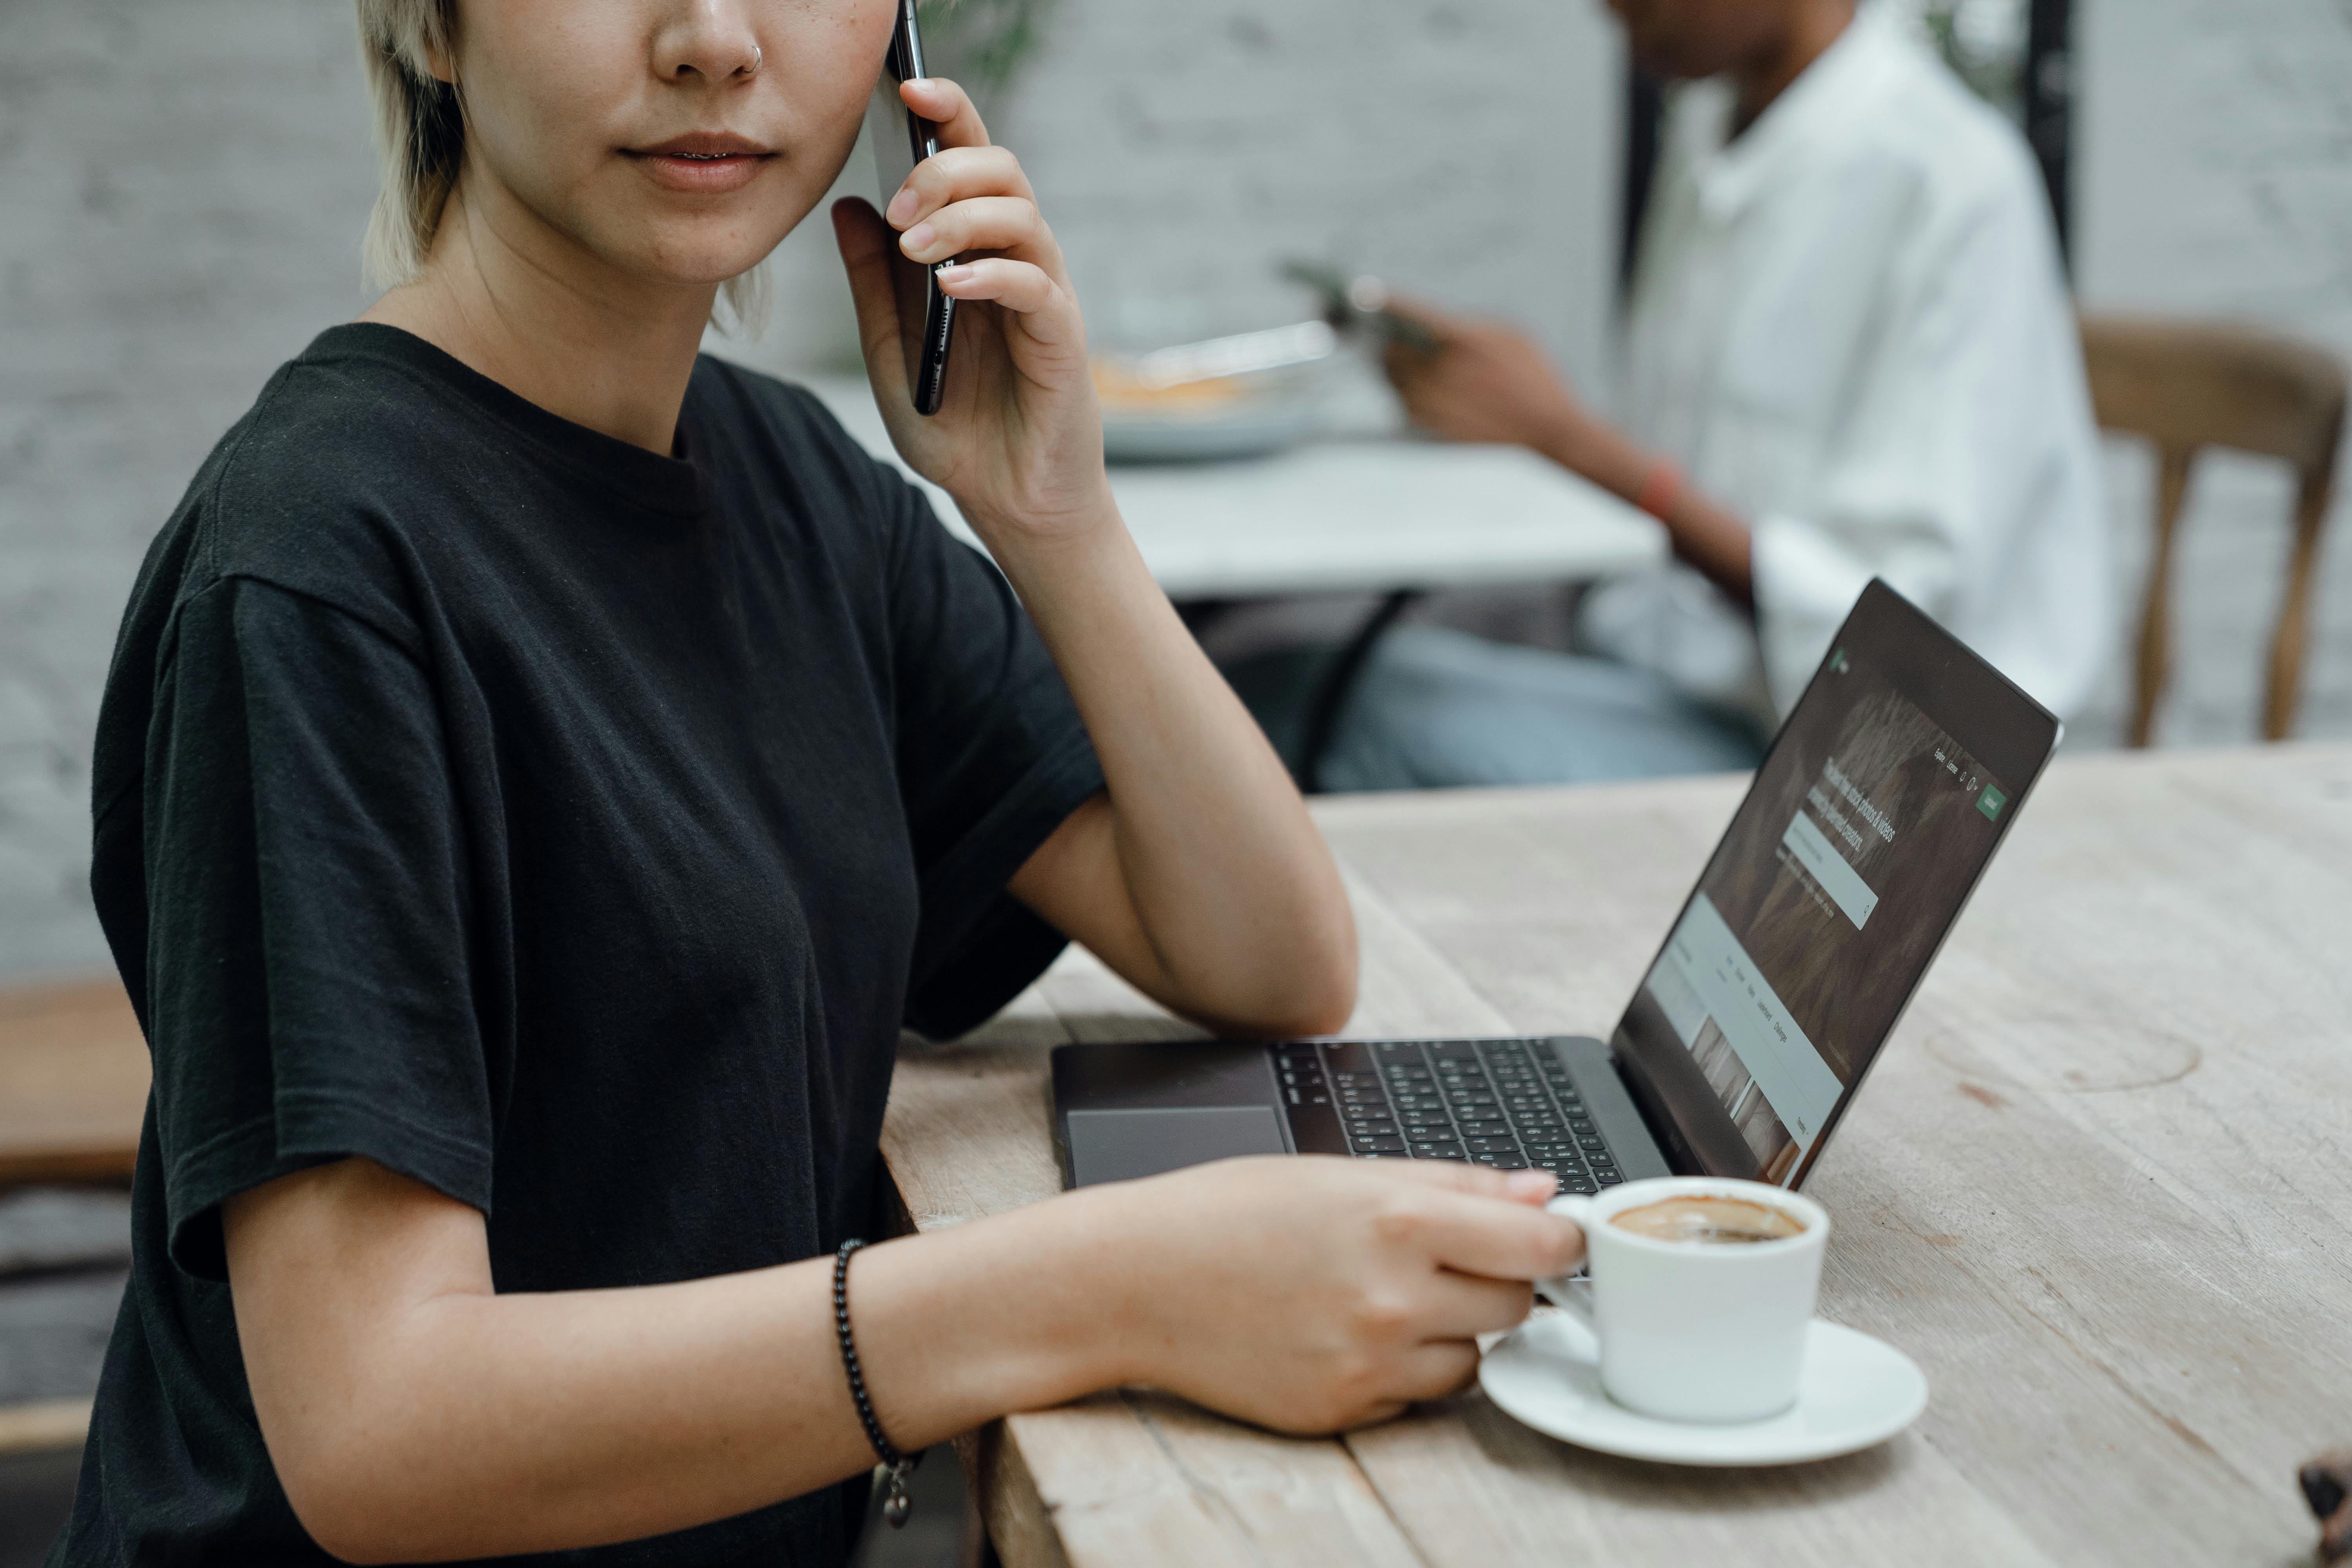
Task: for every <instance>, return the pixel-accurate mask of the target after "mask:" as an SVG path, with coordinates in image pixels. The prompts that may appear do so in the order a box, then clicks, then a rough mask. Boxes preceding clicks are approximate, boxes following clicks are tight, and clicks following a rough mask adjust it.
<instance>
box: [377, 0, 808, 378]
mask: <svg viewBox="0 0 2352 1568" xmlns="http://www.w3.org/2000/svg"><path fill="white" fill-rule="evenodd" d="M356 3H357V5H358V7H359V23H360V59H361V63H362V65H363V66H364V67H365V68H366V71H367V86H368V97H369V99H370V100H372V101H373V106H374V110H375V147H376V163H377V165H378V168H379V171H380V174H381V179H382V184H381V185H380V188H379V189H378V190H377V192H376V198H375V211H374V212H373V214H371V215H370V216H369V218H368V226H367V238H366V240H365V241H364V242H363V243H362V247H361V251H360V268H361V272H362V276H363V277H364V278H365V279H366V281H367V283H368V286H369V287H371V288H375V289H396V288H398V287H400V286H401V285H402V284H404V283H409V282H413V281H415V278H416V275H417V274H418V273H419V272H422V271H423V270H424V269H425V257H426V256H427V255H428V254H429V253H430V252H431V250H432V248H433V237H434V235H435V234H436V233H437V232H438V231H439V229H440V227H441V214H442V210H443V209H444V208H445V207H446V206H447V205H448V204H449V193H450V192H451V191H452V190H453V189H455V188H456V187H457V171H458V169H459V168H460V167H461V166H463V164H464V163H465V161H466V109H465V103H464V100H462V99H461V98H460V97H459V96H458V92H457V84H456V83H454V82H446V81H443V80H441V79H438V78H437V77H436V76H435V75H434V74H433V58H434V57H435V56H436V55H438V56H439V57H441V58H443V59H445V60H446V59H447V58H450V55H451V53H452V47H453V45H454V44H455V43H456V41H457V0H356ZM767 281H768V280H767V271H766V268H762V267H759V266H756V265H755V266H753V267H752V268H751V269H750V270H748V271H745V272H741V273H739V274H737V275H736V276H735V277H732V278H730V279H728V280H727V281H726V283H725V284H724V285H723V286H722V287H721V289H720V290H719V292H720V295H721V297H722V299H723V300H724V301H725V303H726V308H727V314H728V315H729V316H730V318H732V326H733V328H734V330H736V331H740V332H742V333H743V334H745V335H747V336H751V337H757V336H759V335H760V333H761V330H762V328H763V327H764V325H765V323H766V320H767V313H768V311H767V307H768V289H767ZM717 314H718V313H717V311H715V310H714V311H713V319H714V320H716V319H717ZM721 324H722V325H725V324H728V323H724V322H722V323H721Z"/></svg>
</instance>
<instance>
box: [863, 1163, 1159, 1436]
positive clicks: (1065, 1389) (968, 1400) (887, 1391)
mask: <svg viewBox="0 0 2352 1568" xmlns="http://www.w3.org/2000/svg"><path fill="white" fill-rule="evenodd" d="M1115 1207H1116V1205H1115V1204H1107V1203H1105V1202H1104V1201H1103V1198H1102V1195H1101V1194H1083V1195H1080V1194H1071V1195H1068V1196H1065V1197H1061V1198H1055V1199H1053V1200H1050V1201H1048V1202H1046V1203H1043V1204H1037V1205H1032V1206H1030V1207H1028V1208H1024V1209H1019V1210H1015V1211H1014V1212H1013V1213H1011V1214H1006V1215H997V1216H994V1217H992V1218H990V1219H986V1220H982V1221H979V1222H976V1223H974V1224H971V1225H969V1226H957V1227H955V1228H954V1229H951V1230H946V1231H935V1232H932V1233H930V1234H929V1235H928V1236H924V1237H916V1238H910V1241H911V1243H912V1244H911V1245H905V1244H898V1243H894V1244H891V1245H888V1246H883V1247H869V1248H867V1249H866V1250H865V1251H863V1252H860V1253H859V1254H858V1255H857V1258H856V1263H855V1264H854V1266H853V1268H852V1269H851V1279H850V1288H849V1310H850V1316H851V1320H852V1323H853V1327H854V1330H855V1331H856V1336H857V1346H858V1357H859V1360H860V1362H861V1363H862V1365H863V1369H864V1373H865V1379H866V1385H867V1388H868V1391H869V1394H870V1395H871V1398H872V1401H873V1406H874V1410H875V1413H876V1415H877V1417H878V1418H879V1420H880V1422H881V1424H882V1426H883V1428H884V1430H885V1431H887V1433H888V1434H889V1436H890V1440H891V1442H892V1444H893V1445H894V1446H896V1447H898V1448H900V1449H901V1450H904V1451H906V1452H910V1453H911V1452H913V1451H915V1450H916V1449H917V1448H919V1447H925V1446H928V1445H929V1444H930V1443H932V1442H936V1441H939V1440H941V1439H943V1438H945V1437H948V1436H953V1435H954V1434H956V1433H958V1432H962V1431H968V1430H970V1429H971V1427H973V1426H979V1425H981V1424H982V1423H983V1422H986V1421H990V1420H993V1419H995V1418H996V1417H998V1416H1000V1415H1008V1414H1011V1413H1013V1412H1014V1411H1021V1410H1041V1409H1047V1408H1050V1407H1052V1406H1054V1405H1064V1404H1067V1403H1068V1402H1069V1401H1071V1400H1073V1399H1076V1398H1080V1397H1082V1396H1084V1395H1086V1394H1091V1393H1093V1392H1095V1391H1096V1390H1097V1389H1100V1388H1107V1387H1109V1386H1111V1385H1113V1384H1118V1383H1119V1382H1121V1381H1124V1380H1126V1379H1127V1378H1128V1377H1129V1376H1130V1375H1131V1372H1130V1352H1131V1348H1132V1347H1131V1346H1129V1345H1128V1344H1126V1343H1125V1340H1126V1337H1127V1336H1126V1332H1125V1329H1126V1327H1127V1326H1128V1325H1131V1324H1132V1322H1133V1321H1134V1317H1135V1314H1134V1311H1133V1309H1132V1307H1131V1305H1130V1302H1131V1301H1132V1300H1133V1291H1132V1289H1130V1287H1131V1285H1132V1283H1133V1281H1132V1278H1131V1273H1130V1269H1131V1265H1132V1261H1133V1258H1132V1249H1131V1248H1130V1247H1123V1246H1121V1245H1120V1242H1119V1237H1120V1234H1121V1231H1120V1228H1119V1227H1117V1226H1115V1225H1114V1224H1113V1222H1112V1215H1110V1214H1108V1213H1107V1212H1105V1211H1106V1210H1108V1209H1111V1208H1115ZM917 1390H919V1391H920V1393H919V1394H916V1393H915V1391H917ZM848 1397H849V1396H848V1394H847V1391H846V1388H845V1390H844V1394H843V1398H844V1400H845V1402H846V1401H847V1400H848Z"/></svg>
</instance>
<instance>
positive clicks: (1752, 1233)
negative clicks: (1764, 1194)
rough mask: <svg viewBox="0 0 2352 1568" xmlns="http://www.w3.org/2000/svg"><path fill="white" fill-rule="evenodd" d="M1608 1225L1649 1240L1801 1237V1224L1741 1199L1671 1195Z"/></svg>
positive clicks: (1739, 1241) (1728, 1241) (1742, 1240)
mask: <svg viewBox="0 0 2352 1568" xmlns="http://www.w3.org/2000/svg"><path fill="white" fill-rule="evenodd" d="M1609 1223H1610V1224H1611V1225H1613V1226H1616V1227H1617V1228H1618V1229H1620V1230H1624V1231H1631V1232H1632V1233H1633V1234H1634V1235H1635V1236H1645V1237H1649V1238H1650V1239H1651V1240H1653V1241H1693V1242H1699V1243H1703V1244H1710V1245H1714V1244H1729V1245H1734V1246H1738V1245H1742V1244H1749V1243H1754V1242H1759V1241H1786V1240H1788V1239H1789V1238H1790V1237H1792V1236H1802V1235H1803V1234H1804V1232H1805V1226H1804V1222H1803V1221H1801V1220H1799V1219H1797V1218H1796V1217H1795V1216H1794V1215H1790V1214H1787V1213H1784V1212H1783V1211H1781V1210H1780V1209H1776V1208H1773V1207H1771V1206H1770V1205H1767V1204H1758V1203H1750V1202H1748V1200H1747V1199H1745V1198H1714V1197H1698V1196H1691V1197H1673V1198H1665V1199H1662V1200H1661V1201H1659V1202H1657V1203H1654V1204H1643V1205H1642V1206H1641V1207H1640V1208H1633V1209H1627V1210H1625V1211H1624V1212H1623V1213H1622V1214H1614V1215H1610V1216H1609Z"/></svg>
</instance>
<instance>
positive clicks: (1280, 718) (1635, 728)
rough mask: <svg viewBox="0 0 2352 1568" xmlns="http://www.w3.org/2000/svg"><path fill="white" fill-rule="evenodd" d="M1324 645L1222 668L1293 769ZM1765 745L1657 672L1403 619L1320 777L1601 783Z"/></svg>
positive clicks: (1347, 783)
mask: <svg viewBox="0 0 2352 1568" xmlns="http://www.w3.org/2000/svg"><path fill="white" fill-rule="evenodd" d="M1336 657H1338V649H1337V648H1335V647H1330V646H1328V645H1325V646H1310V647H1290V648H1280V649H1276V650H1275V651H1274V652H1271V653H1265V654H1260V655H1257V656H1256V657H1255V658H1248V659H1244V660H1242V661H1241V662H1240V663H1238V664H1236V665H1234V667H1233V668H1230V669H1229V670H1227V671H1226V675H1227V678H1228V679H1231V680H1232V682H1233V684H1234V690H1235V691H1237V692H1238V693H1240V695H1241V699H1242V700H1243V702H1244V703H1246V704H1247V705H1248V707H1249V710H1250V711H1251V712H1252V713H1254V714H1255V715H1256V716H1257V721H1258V722H1259V723H1260V724H1262V725H1264V726H1265V731H1266V734H1267V735H1268V736H1269V737H1270V738H1271V739H1272V740H1273V742H1274V744H1275V749H1276V751H1277V752H1280V753H1281V754H1282V759H1283V761H1284V762H1286V763H1289V764H1290V767H1291V769H1292V771H1293V772H1294V773H1296V772H1297V769H1298V767H1299V765H1300V763H1301V762H1302V760H1303V759H1302V757H1301V755H1300V753H1301V752H1302V751H1303V750H1304V749H1305V744H1306V728H1307V707H1308V705H1309V703H1311V702H1312V701H1313V700H1314V693H1315V690H1316V688H1317V685H1318V681H1319V680H1320V679H1321V677H1322V674H1323V672H1324V671H1325V670H1326V669H1328V668H1329V667H1330V662H1331V660H1332V659H1333V658H1336ZM1762 755H1763V748H1762V746H1761V745H1760V744H1759V741H1758V738H1757V737H1756V735H1755V734H1754V733H1753V732H1752V731H1750V730H1749V729H1748V726H1747V725H1746V724H1745V723H1744V722H1742V721H1739V720H1738V719H1735V718H1731V717H1727V716H1726V715H1724V714H1721V713H1718V712H1717V711H1716V710H1712V709H1708V708H1706V707H1703V706H1701V705H1700V704H1698V703H1696V702H1694V701H1693V700H1691V699H1689V698H1687V697H1685V696H1684V695H1682V694H1681V693H1680V692H1678V691H1676V690H1675V689H1674V688H1672V687H1671V686H1668V685H1667V684H1666V683H1665V682H1664V680H1663V679H1659V678H1658V677H1657V676H1654V675H1653V674H1651V673H1650V672H1648V671H1647V670H1642V669H1635V668H1632V667H1631V666H1628V665H1622V664H1617V663H1613V662H1612V661H1610V660H1607V659H1597V658H1573V657H1571V656H1570V655H1567V654H1559V653H1548V652H1545V651H1544V650H1542V649H1540V648H1531V647H1515V646H1512V645H1509V644H1506V643H1494V642H1488V641H1486V640H1485V639H1484V638H1481V637H1470V636H1467V635H1465V634H1464V633H1461V632H1454V631H1445V630H1443V629H1441V628H1438V627H1434V626H1400V627H1397V628H1395V629H1393V630H1391V632H1390V633H1389V634H1388V635H1387V636H1386V637H1383V638H1381V641H1380V642H1379V643H1378V644H1377V645H1375V647H1373V650H1372V654H1371V657H1370V659H1368V660H1367V661H1366V663H1365V666H1364V668H1363V670H1362V671H1361V673H1360V676H1359V678H1358V679H1357V682H1356V686H1355V689H1354V691H1353V692H1352V693H1351V695H1350V696H1349V700H1348V701H1347V703H1346V705H1345V707H1344V708H1343V709H1342V710H1341V711H1340V714H1339V723H1338V726H1337V728H1336V729H1335V731H1333V734H1332V739H1331V744H1330V748H1329V750H1328V752H1326V754H1325V756H1324V758H1323V766H1322V778H1323V783H1324V784H1325V786H1326V787H1327V788H1329V789H1332V790H1335V791H1349V790H1383V789H1442V788H1446V787H1449V786H1457V785H1465V784H1598V783H1601V782H1603V781H1607V780H1612V779H1641V778H1656V777H1661V776H1664V775H1667V774H1674V773H1733V772H1738V771H1740V770H1742V769H1747V768H1752V767H1754V766H1755V765H1756V763H1757V762H1758V760H1759V758H1760V757H1761V756H1762Z"/></svg>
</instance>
